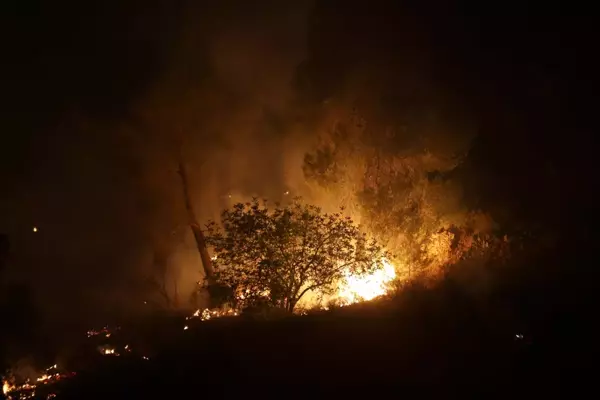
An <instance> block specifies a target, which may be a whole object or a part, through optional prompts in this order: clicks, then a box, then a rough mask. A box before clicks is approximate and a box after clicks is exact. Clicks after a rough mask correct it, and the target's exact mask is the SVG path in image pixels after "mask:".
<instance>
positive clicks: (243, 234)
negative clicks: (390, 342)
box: [206, 199, 387, 312]
mask: <svg viewBox="0 0 600 400" xmlns="http://www.w3.org/2000/svg"><path fill="white" fill-rule="evenodd" d="M341 211H343V210H341ZM221 222H222V224H221V225H218V224H217V223H215V222H210V223H209V224H208V225H207V232H206V240H207V243H208V244H209V245H211V246H212V248H213V250H214V252H215V257H214V266H215V272H216V278H217V280H218V281H219V282H220V283H222V284H225V285H228V286H229V287H231V288H232V289H233V292H234V294H235V296H234V297H235V298H234V299H233V301H234V302H235V303H236V306H238V307H240V308H247V307H252V306H259V305H265V306H270V307H276V308H281V309H285V310H287V311H289V312H293V311H294V307H295V306H296V305H297V304H298V301H299V300H300V299H301V298H302V297H303V296H304V295H305V294H306V293H307V292H309V291H317V292H319V293H323V294H332V293H333V291H334V290H335V284H336V282H338V281H340V280H341V279H343V278H344V276H346V275H347V274H348V273H351V274H354V275H359V276H360V275H363V274H368V273H371V272H373V271H375V270H376V269H378V268H381V267H382V266H383V262H384V260H385V258H386V256H387V254H386V252H385V251H384V250H383V249H382V247H381V246H380V245H379V244H378V243H377V242H376V241H375V240H374V239H369V238H367V236H366V235H365V234H364V233H362V232H361V231H360V229H359V228H358V227H357V226H356V225H355V224H354V223H353V221H352V219H351V218H350V217H345V216H343V215H342V212H338V213H333V214H325V213H322V212H321V210H320V209H319V208H318V207H315V206H312V205H305V204H302V203H301V202H300V200H299V199H295V200H294V201H293V202H292V203H291V204H290V205H288V206H280V205H276V206H275V207H274V208H273V209H269V208H268V207H267V205H266V201H263V202H259V201H258V200H256V199H255V200H253V201H252V202H248V203H245V204H241V203H239V204H236V205H235V206H234V207H233V208H231V209H228V210H225V211H224V212H223V213H222V216H221Z"/></svg>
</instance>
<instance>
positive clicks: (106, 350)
mask: <svg viewBox="0 0 600 400" xmlns="http://www.w3.org/2000/svg"><path fill="white" fill-rule="evenodd" d="M98 351H99V352H100V354H102V355H104V356H119V355H120V354H119V353H117V351H116V349H115V348H114V347H111V346H101V347H98Z"/></svg>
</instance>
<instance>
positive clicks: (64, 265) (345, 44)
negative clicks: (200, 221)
mask: <svg viewBox="0 0 600 400" xmlns="http://www.w3.org/2000/svg"><path fill="white" fill-rule="evenodd" d="M11 3H13V5H12V6H11V5H10V4H9V5H8V6H5V5H3V6H2V7H5V8H6V12H3V17H2V23H1V25H2V28H1V29H2V30H1V36H2V48H3V50H2V53H3V56H2V69H3V71H2V74H1V76H2V94H3V96H2V97H3V105H2V126H1V131H2V146H0V167H1V169H0V171H1V172H0V179H1V182H2V185H3V189H2V196H1V197H0V231H2V232H6V233H8V234H9V235H10V237H11V242H12V246H13V258H14V259H15V265H16V266H17V267H18V268H19V272H16V273H15V274H16V275H17V276H19V277H20V278H21V279H25V280H26V281H28V282H33V283H32V284H33V286H34V288H35V291H36V293H38V294H39V293H43V295H38V296H39V297H42V298H43V299H45V301H46V300H47V299H48V297H47V296H48V295H49V293H63V296H62V297H61V299H60V300H56V304H57V306H56V307H57V308H58V309H63V308H64V307H65V306H66V305H69V306H70V307H73V309H77V307H81V308H85V307H89V306H90V305H92V304H98V300H99V298H101V294H102V293H105V291H106V290H107V289H109V288H112V287H113V286H114V285H115V283H114V282H115V280H119V281H124V280H125V279H126V278H125V276H127V274H126V272H125V271H128V269H130V268H131V266H130V265H129V263H132V262H135V261H132V260H133V259H132V258H131V257H133V256H132V254H131V249H132V248H136V247H139V246H140V243H141V242H143V241H144V240H145V239H146V238H145V236H144V235H143V232H141V231H143V230H144V229H145V227H146V226H147V225H146V223H147V222H148V214H144V213H143V212H141V211H139V210H140V209H141V206H140V198H147V197H148V196H150V197H151V194H149V193H152V192H148V191H144V190H146V189H140V186H139V185H138V184H137V182H138V181H137V180H136V179H137V178H136V176H137V175H136V174H137V173H139V171H137V170H136V168H140V167H139V163H138V161H139V160H138V158H137V157H138V155H137V153H136V152H137V151H138V150H136V147H135V146H132V144H131V143H132V142H130V141H128V139H126V138H124V136H123V135H122V131H123V129H122V128H123V126H124V125H125V126H136V123H137V122H136V119H135V118H134V117H133V115H135V111H134V110H135V109H136V107H138V109H139V108H140V107H141V108H142V109H143V110H150V111H148V112H149V113H154V110H155V109H153V108H151V106H148V105H147V104H149V103H152V101H153V100H150V101H148V102H146V99H152V98H154V97H153V96H155V97H156V98H158V99H159V100H160V101H163V100H164V99H165V98H169V99H170V98H175V99H177V98H178V97H184V96H185V94H184V93H187V92H186V90H187V89H188V88H190V87H195V85H198V82H200V85H204V84H205V82H208V83H206V85H216V87H217V88H218V90H216V91H215V93H217V92H218V94H215V96H214V97H208V100H207V101H206V106H205V107H204V106H203V107H204V110H205V111H204V112H206V113H207V114H211V113H212V114H211V117H203V118H204V120H210V122H209V123H210V124H213V125H214V126H216V127H217V128H214V130H213V131H214V132H213V131H211V132H213V133H211V136H210V137H211V140H213V139H215V140H214V141H215V142H216V141H218V140H216V139H219V135H220V134H219V133H218V132H219V129H218V126H219V124H224V125H225V124H235V123H236V122H235V121H236V120H237V118H239V119H240V120H243V118H246V112H248V114H249V115H251V114H252V113H251V112H250V111H248V110H253V108H252V107H251V105H252V102H253V101H255V100H256V101H257V102H258V101H260V102H261V104H264V107H265V109H267V108H269V107H271V108H273V109H277V107H278V104H277V101H273V100H272V99H273V98H275V99H277V98H279V97H281V96H282V93H286V90H288V88H286V87H285V84H282V82H284V83H287V84H289V86H290V87H294V86H293V85H292V83H293V81H294V79H292V78H293V77H292V76H288V75H286V74H287V73H288V71H291V70H295V68H296V67H298V69H297V71H302V73H303V74H305V76H308V77H309V78H307V79H310V81H311V82H312V85H313V86H312V89H311V90H304V92H302V96H303V97H302V96H299V98H301V99H302V101H303V102H304V103H303V104H305V103H311V102H316V103H318V102H319V101H322V100H324V99H325V98H327V97H328V96H330V95H331V94H332V93H334V92H336V91H337V90H339V85H341V81H342V79H344V77H345V76H347V74H349V73H351V71H352V69H353V68H354V67H356V66H358V65H367V66H369V65H371V64H372V65H379V64H382V65H387V64H389V65H394V66H400V67H399V68H398V69H395V70H394V71H390V74H389V78H390V79H396V77H397V76H398V75H402V74H404V77H403V78H402V79H400V78H398V79H397V80H398V82H399V83H398V84H399V85H400V84H403V83H404V82H410V81H411V78H413V74H414V77H419V79H421V78H422V77H423V76H425V77H426V80H427V85H426V86H427V87H433V88H435V90H434V91H435V92H436V93H438V92H443V93H449V96H448V98H451V99H453V101H454V102H456V103H461V104H463V105H464V106H465V107H466V108H468V109H469V110H471V112H472V114H473V115H475V118H476V119H477V122H478V125H479V132H478V133H479V137H478V139H477V146H476V147H475V148H474V150H473V152H472V154H471V155H470V157H469V160H468V163H467V165H468V166H469V168H470V169H469V170H468V171H467V172H465V174H466V176H467V178H466V179H467V181H468V182H470V185H471V186H470V190H471V192H472V193H474V195H473V196H471V197H472V198H473V201H474V202H475V201H477V204H478V206H481V207H490V208H493V207H498V203H502V204H510V205H511V207H512V209H513V210H514V212H515V213H516V214H519V213H521V214H522V215H530V216H531V215H534V214H535V213H539V214H540V215H534V217H537V218H539V219H543V218H542V217H541V216H542V215H543V213H547V214H548V213H551V215H553V216H555V217H556V219H558V220H561V221H562V220H563V219H564V220H570V219H571V218H570V217H568V218H567V217H565V218H562V217H561V215H566V213H564V212H562V211H564V210H565V209H567V208H569V207H573V206H572V204H573V202H574V203H576V204H579V205H585V206H587V205H589V204H591V199H590V197H591V196H589V194H590V193H592V192H593V190H592V187H593V186H594V183H593V181H592V180H591V179H589V178H588V176H589V174H588V172H589V171H590V170H591V169H592V161H593V160H594V157H593V153H592V146H591V144H590V143H591V133H592V132H594V131H595V129H593V126H594V125H593V124H592V122H593V116H594V111H595V110H594V108H593V107H594V106H593V104H594V103H595V102H594V101H593V99H594V96H593V95H592V94H593V91H592V86H593V85H592V82H593V81H594V78H595V74H596V71H597V70H596V68H595V66H596V65H597V63H595V60H594V57H595V56H594V55H593V52H594V46H593V45H592V44H593V39H592V37H593V36H594V35H593V33H594V28H593V26H592V18H591V17H575V16H572V17H571V16H565V15H566V14H567V13H564V12H563V16H561V17H558V16H554V17H552V16H539V15H538V16H535V17H532V16H528V15H527V10H524V9H523V6H522V5H519V7H517V8H515V7H511V6H510V5H509V4H508V3H507V2H502V4H503V7H502V10H501V11H493V12H492V10H488V11H487V12H486V14H485V16H482V15H483V14H481V15H480V16H478V17H474V16H468V17H467V16H464V15H461V10H460V9H458V7H454V8H450V7H442V6H441V5H440V3H436V4H435V5H434V4H433V3H430V2H419V6H417V7H413V6H409V5H399V4H398V3H400V2H378V1H374V2H373V1H370V2H342V1H337V2H336V1H317V2H316V3H317V5H316V7H315V8H314V9H313V13H312V14H311V17H310V18H309V17H308V15H309V10H311V8H310V2H289V5H288V6H286V7H284V6H282V5H281V4H279V5H277V4H278V2H276V1H271V2H269V1H260V2H257V3H256V4H254V3H253V4H254V5H253V6H249V5H245V6H244V5H241V4H240V2H234V1H226V2H202V4H200V3H201V2H189V3H188V4H185V3H184V2H177V1H158V0H156V1H154V0H152V1H120V2H117V1H114V2H113V1H104V2H97V5H94V6H90V5H89V4H86V5H85V6H83V5H81V4H82V3H76V2H65V1H62V2H61V1H54V2H28V3H25V2H16V1H13V2H11ZM217 3H218V4H219V6H217V5H216V4H217ZM425 3H427V4H425ZM406 4H408V3H406ZM519 4H521V3H519ZM436 7H439V8H436ZM544 7H546V6H544ZM435 9H437V10H438V12H435V11H432V10H435ZM440 10H445V12H440ZM532 10H536V9H534V8H533V7H532ZM545 10H546V11H547V12H548V13H551V12H552V10H548V9H545ZM538 11H539V9H538ZM481 12H483V10H473V9H471V10H470V14H471V15H476V14H478V13H481ZM282 21H283V22H282ZM299 21H301V22H299ZM309 22H310V23H309ZM190 32H192V33H191V34H190ZM215 32H216V33H215ZM223 32H225V33H223ZM261 35H262V36H261ZM190 38H192V39H190ZM248 38H249V39H248ZM242 39H244V40H248V41H247V42H243V41H242ZM190 40H191V41H190ZM263 42H264V43H268V45H263ZM232 43H233V44H232ZM239 43H241V44H239ZM223 49H225V50H223ZM248 60H251V61H248ZM282 60H283V61H282ZM290 66H291V67H290ZM249 71H252V73H250V72H249ZM206 76H209V77H210V78H209V79H208V80H206ZM386 78H387V75H386ZM173 82H175V83H173ZM164 87H167V89H164ZM157 88H158V89H157ZM161 88H162V89H161ZM279 89H281V90H279ZM156 93H158V95H157V94H156ZM264 93H266V94H264ZM180 94H181V96H180ZM248 99H251V100H252V101H250V100H248ZM257 99H258V100H257ZM160 101H159V102H158V104H159V105H158V106H157V107H159V108H160V107H161V106H160V104H162V103H160ZM425 101H437V97H436V96H431V97H427V98H426V100H425ZM219 102H220V103H219ZM221 103H222V104H226V106H224V105H223V106H217V105H215V104H221ZM140 104H142V106H140ZM203 104H204V103H203ZM211 107H214V110H213V108H211ZM227 107H231V108H232V109H233V110H234V111H232V113H231V115H228V114H227V113H226V112H223V110H224V109H226V108H227ZM211 110H212V111H211ZM215 110H216V111H215ZM213 111H214V112H213ZM202 115H204V114H202ZM214 115H217V116H218V118H216V117H214ZM211 118H212V119H211ZM248 118H250V117H248ZM232 121H233V122H232ZM166 124H168V122H166ZM213 125H210V126H213ZM275 125H276V124H275ZM232 126H234V125H232ZM211 129H212V128H211ZM252 134H255V133H252ZM269 135H271V136H272V135H275V134H272V133H270V134H267V136H266V137H267V138H269V139H268V140H267V139H263V140H265V141H269V140H272V138H271V137H270V136H269ZM148 141H150V139H149V140H148ZM140 152H141V151H140ZM275 153H276V152H273V154H275ZM273 157H274V158H273V162H282V161H281V160H278V159H277V158H276V157H275V155H274V156H273ZM280 157H281V156H280ZM231 165H233V164H231ZM265 165H268V164H265ZM229 168H234V167H233V166H229ZM165 169H168V167H165ZM223 169H226V167H224V168H223ZM136 171H137V172H136ZM548 171H554V172H552V173H550V172H548ZM538 178H539V179H538ZM247 179H250V180H251V181H252V179H255V178H252V177H249V178H247ZM132 182H133V183H132ZM248 185H250V186H252V183H249V184H248ZM532 188H535V190H533V189H532ZM174 190H178V188H177V187H176V188H175V189H174ZM219 195H220V193H219ZM486 202H487V203H486ZM540 204H542V205H541V206H540ZM578 208H580V209H584V208H585V207H583V206H581V207H578ZM150 210H152V209H151V208H150ZM561 210H562V211H561ZM149 212H150V213H151V211H149ZM582 214H583V213H582ZM569 215H570V214H569ZM150 219H151V218H150ZM561 223H562V222H561ZM565 223H566V222H565ZM33 225H38V226H40V232H39V234H37V235H33V234H32V232H31V228H32V226H33ZM50 302H51V301H50ZM111 304H113V303H111Z"/></svg>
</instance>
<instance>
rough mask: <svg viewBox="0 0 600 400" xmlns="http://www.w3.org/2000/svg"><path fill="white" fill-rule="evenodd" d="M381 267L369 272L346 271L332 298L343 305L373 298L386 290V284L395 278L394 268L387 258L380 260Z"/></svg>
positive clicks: (381, 294)
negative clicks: (359, 273) (355, 272)
mask: <svg viewBox="0 0 600 400" xmlns="http://www.w3.org/2000/svg"><path fill="white" fill-rule="evenodd" d="M381 263H382V267H381V268H379V269H377V270H376V271H374V272H373V273H371V274H367V275H353V274H351V273H350V272H346V273H345V274H344V275H345V277H344V279H343V280H342V282H341V283H340V285H339V286H338V290H337V294H336V295H335V296H334V298H337V299H340V300H341V303H342V304H344V305H349V304H354V303H358V302H361V301H369V300H373V299H375V298H377V297H379V296H383V295H384V294H386V293H387V291H388V284H389V283H390V282H391V281H393V280H394V279H395V278H396V268H395V267H394V265H392V263H390V261H389V260H388V259H385V258H384V259H382V260H381Z"/></svg>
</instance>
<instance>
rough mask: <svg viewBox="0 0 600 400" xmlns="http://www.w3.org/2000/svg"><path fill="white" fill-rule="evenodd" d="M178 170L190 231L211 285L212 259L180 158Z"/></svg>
mask: <svg viewBox="0 0 600 400" xmlns="http://www.w3.org/2000/svg"><path fill="white" fill-rule="evenodd" d="M178 172H179V176H180V177H181V183H182V184H183V195H184V200H185V208H186V210H187V215H188V223H189V224H190V228H191V229H192V233H193V234H194V238H195V239H196V245H197V246H198V251H199V252H200V258H201V259H202V266H203V267H204V275H205V276H206V279H207V280H208V284H209V285H211V284H214V283H215V277H214V275H215V271H214V268H213V265H212V260H211V259H210V255H209V254H208V249H207V248H206V239H205V238H204V233H203V232H202V229H200V225H199V224H198V220H197V219H196V214H195V213H194V208H193V206H192V201H191V198H190V191H189V186H188V179H187V172H186V170H185V166H184V163H183V160H182V159H180V160H179V171H178Z"/></svg>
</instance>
